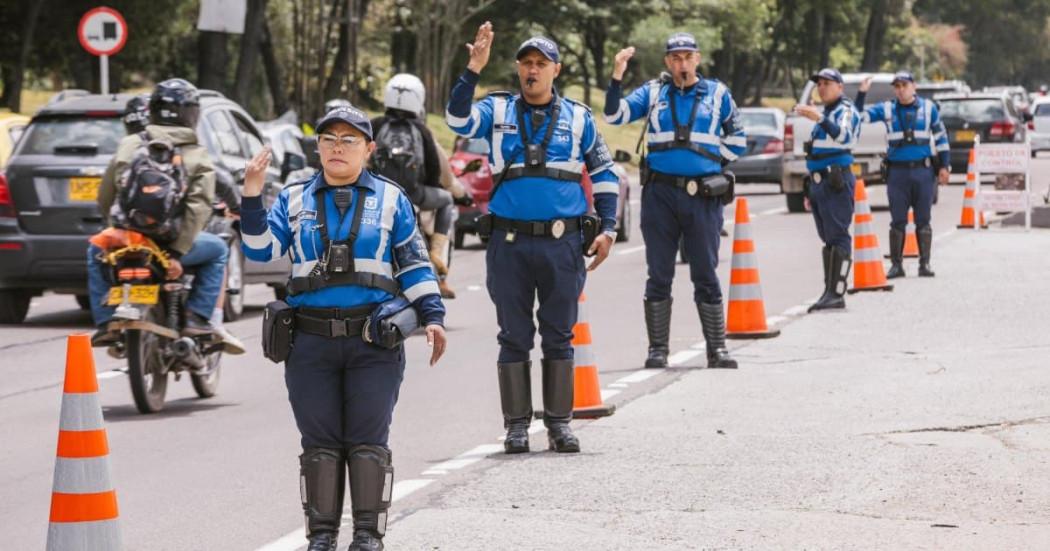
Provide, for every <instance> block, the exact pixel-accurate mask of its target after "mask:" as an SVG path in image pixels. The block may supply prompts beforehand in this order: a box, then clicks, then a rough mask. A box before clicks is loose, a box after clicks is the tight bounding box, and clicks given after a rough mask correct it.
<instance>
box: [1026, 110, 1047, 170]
mask: <svg viewBox="0 0 1050 551" xmlns="http://www.w3.org/2000/svg"><path fill="white" fill-rule="evenodd" d="M1031 110H1032V120H1030V121H1028V137H1029V139H1030V140H1031V142H1032V156H1033V157H1035V156H1036V154H1037V153H1039V152H1040V151H1050V97H1047V96H1039V97H1037V98H1036V99H1035V101H1033V102H1032V106H1031Z"/></svg>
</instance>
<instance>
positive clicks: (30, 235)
mask: <svg viewBox="0 0 1050 551" xmlns="http://www.w3.org/2000/svg"><path fill="white" fill-rule="evenodd" d="M75 92H76V93H66V94H61V95H58V96H56V98H55V99H53V100H52V101H51V102H50V103H48V105H46V106H44V107H43V108H42V109H41V110H40V111H39V112H37V114H36V115H34V116H33V118H32V119H31V120H30V122H29V125H28V126H27V127H26V129H25V131H24V134H23V136H22V138H21V139H20V140H19V142H18V145H17V146H16V147H15V151H14V154H13V155H12V157H11V159H10V161H9V163H8V165H7V167H6V170H5V173H4V174H3V175H0V323H19V322H21V321H22V320H23V319H25V316H26V313H27V311H28V308H29V301H30V299H31V298H32V297H33V296H34V295H39V294H41V293H42V292H44V291H46V290H50V291H53V292H57V293H68V294H74V295H76V297H77V302H78V303H79V304H80V306H81V307H82V308H87V307H88V306H89V303H88V300H87V272H86V251H87V239H88V237H89V236H91V235H94V234H95V233H98V232H99V231H100V230H102V229H103V222H102V216H101V214H100V213H99V212H98V206H97V204H96V199H97V197H98V189H99V185H100V184H101V182H102V174H103V172H104V171H105V168H106V166H107V165H108V164H109V161H110V159H111V158H112V157H113V155H114V154H115V153H116V151H117V146H118V144H119V143H120V140H121V139H122V138H123V137H124V135H125V131H124V125H123V123H121V119H120V117H121V114H122V113H123V111H124V105H125V104H126V103H127V100H128V99H130V98H131V96H130V95H127V94H109V95H104V96H103V95H97V94H86V93H82V91H75ZM197 133H198V136H199V137H200V140H201V143H202V145H204V147H205V148H207V150H208V151H209V153H210V154H211V157H212V161H213V162H214V163H215V164H216V166H217V167H218V168H220V169H224V170H227V171H229V172H230V173H232V174H235V175H239V174H242V173H243V170H244V167H245V164H246V163H247V161H248V159H249V158H250V157H251V156H252V155H253V154H254V153H255V152H257V151H258V150H259V149H261V148H262V146H263V138H262V134H261V133H260V132H259V130H258V128H257V127H256V126H255V123H254V121H253V120H252V118H251V116H250V115H248V113H247V112H245V111H244V110H243V109H241V107H240V106H238V105H237V104H236V103H234V102H232V101H230V100H228V99H226V98H225V97H223V96H222V95H221V94H219V93H217V92H210V91H207V90H202V91H201V116H200V122H199V124H198V127H197ZM279 177H280V171H279V170H278V168H277V167H276V166H274V167H272V169H271V170H270V171H268V173H267V185H266V188H265V190H264V197H265V200H266V202H267V203H272V202H273V200H274V199H275V198H276V197H277V194H278V193H279V192H280V190H281V188H282V183H281V181H280V178H279ZM289 270H290V263H289V262H288V261H287V260H286V261H284V262H282V263H278V265H277V266H273V265H265V264H257V263H253V262H248V263H245V262H244V258H243V256H242V255H241V249H240V244H239V241H236V240H235V242H234V244H233V245H232V246H231V252H230V269H229V276H228V279H229V286H230V288H231V293H230V296H229V297H228V298H227V299H228V300H230V301H234V302H235V303H237V304H238V305H239V306H238V308H243V292H241V291H242V290H243V287H244V284H245V283H255V282H265V283H268V284H270V285H272V286H274V287H275V288H277V289H278V291H277V292H278V294H282V293H283V285H284V283H285V282H286V280H287V277H288V271H289Z"/></svg>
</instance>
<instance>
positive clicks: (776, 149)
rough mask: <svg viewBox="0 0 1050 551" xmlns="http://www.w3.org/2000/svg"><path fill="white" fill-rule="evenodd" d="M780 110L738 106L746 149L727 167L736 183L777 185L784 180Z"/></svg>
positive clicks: (782, 120)
mask: <svg viewBox="0 0 1050 551" xmlns="http://www.w3.org/2000/svg"><path fill="white" fill-rule="evenodd" d="M785 119H786V117H785V115H784V112H783V111H781V110H780V109H776V108H771V107H741V108H740V122H741V124H743V126H744V132H746V133H747V149H746V150H745V151H744V154H743V155H741V156H740V158H738V159H737V160H735V161H733V162H732V163H731V164H730V165H729V170H731V171H732V172H733V174H735V175H736V181H737V183H749V182H753V183H769V182H780V181H781V179H783V177H784V121H785Z"/></svg>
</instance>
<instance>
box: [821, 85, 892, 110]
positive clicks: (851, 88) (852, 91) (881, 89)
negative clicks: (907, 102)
mask: <svg viewBox="0 0 1050 551" xmlns="http://www.w3.org/2000/svg"><path fill="white" fill-rule="evenodd" d="M810 86H811V87H812V88H811V91H810V94H811V100H810V104H811V105H824V102H822V101H820V96H819V95H817V87H816V85H810ZM859 89H860V83H859V82H847V83H846V84H844V85H843V86H842V95H843V96H845V97H847V98H849V99H851V100H855V99H857V90H859ZM895 97H896V96H894V95H893V85H892V84H890V83H889V82H872V83H871V89H870V90H868V93H867V94H866V95H865V96H864V105H865V106H869V105H874V104H876V103H879V102H882V101H889V100H892V99H894V98H895Z"/></svg>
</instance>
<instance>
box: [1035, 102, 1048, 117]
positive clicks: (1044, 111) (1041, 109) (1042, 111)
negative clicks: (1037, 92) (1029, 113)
mask: <svg viewBox="0 0 1050 551" xmlns="http://www.w3.org/2000/svg"><path fill="white" fill-rule="evenodd" d="M1034 116H1036V117H1050V103H1040V104H1039V105H1036V106H1035V113H1034Z"/></svg>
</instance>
